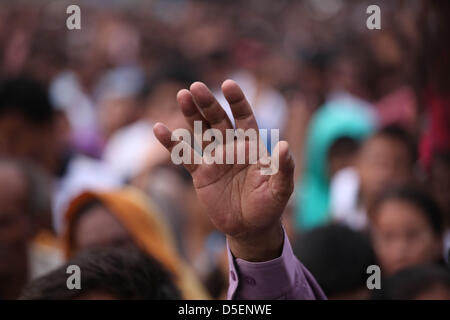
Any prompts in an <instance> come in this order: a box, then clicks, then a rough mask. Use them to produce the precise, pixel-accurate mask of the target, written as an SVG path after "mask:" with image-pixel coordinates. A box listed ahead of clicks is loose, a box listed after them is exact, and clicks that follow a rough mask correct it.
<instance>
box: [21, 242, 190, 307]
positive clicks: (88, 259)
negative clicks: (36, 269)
mask: <svg viewBox="0 0 450 320" xmlns="http://www.w3.org/2000/svg"><path fill="white" fill-rule="evenodd" d="M69 266H77V267H78V268H79V269H73V271H71V272H72V274H70V273H67V270H72V269H68V268H69ZM78 270H79V276H80V278H79V279H76V278H74V279H73V283H72V284H76V282H77V281H79V284H80V289H76V288H75V289H69V288H68V285H67V283H68V278H69V277H71V276H72V277H76V276H77V272H78ZM21 299H24V300H80V299H81V300H116V299H121V300H144V299H145V300H172V299H181V296H180V294H179V291H178V289H177V288H176V286H175V284H174V283H173V280H172V277H171V275H170V273H169V272H167V271H166V270H165V268H164V267H163V266H162V265H161V264H160V263H159V262H158V261H157V260H155V259H154V258H152V257H150V256H149V255H147V254H146V253H144V252H142V251H140V250H139V249H137V248H136V247H134V246H131V247H127V246H125V247H117V248H115V247H104V248H93V249H89V250H86V251H83V252H81V253H80V254H79V255H77V256H75V257H74V258H72V259H71V260H70V261H69V262H67V263H66V264H65V265H63V266H61V267H59V268H58V269H56V270H54V271H52V272H50V273H48V274H47V275H45V276H42V277H40V278H37V279H35V280H33V281H32V282H31V283H30V284H29V285H27V287H26V288H25V289H24V291H23V293H22V296H21Z"/></svg>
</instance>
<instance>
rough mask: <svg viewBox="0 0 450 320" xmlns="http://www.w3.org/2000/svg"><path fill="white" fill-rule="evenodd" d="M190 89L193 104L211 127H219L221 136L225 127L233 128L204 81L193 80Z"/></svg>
mask: <svg viewBox="0 0 450 320" xmlns="http://www.w3.org/2000/svg"><path fill="white" fill-rule="evenodd" d="M190 91H191V94H192V98H193V100H194V102H195V104H196V105H197V106H198V107H199V108H200V110H201V112H202V113H203V116H204V117H205V119H206V120H207V121H208V123H209V125H210V126H211V128H216V129H219V130H220V131H221V132H222V135H223V136H225V134H226V131H225V130H226V129H233V126H232V125H231V121H230V119H229V118H228V115H227V113H226V112H225V110H223V108H222V107H221V106H220V104H219V102H217V100H216V98H215V97H214V95H213V94H212V93H211V91H210V90H209V89H208V87H207V86H206V85H205V84H204V83H202V82H194V83H193V84H192V85H191V87H190Z"/></svg>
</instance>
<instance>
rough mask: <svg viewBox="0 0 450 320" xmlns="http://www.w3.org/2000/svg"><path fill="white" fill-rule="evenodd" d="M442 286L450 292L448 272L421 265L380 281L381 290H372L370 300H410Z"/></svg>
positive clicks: (433, 266) (449, 273)
mask: <svg viewBox="0 0 450 320" xmlns="http://www.w3.org/2000/svg"><path fill="white" fill-rule="evenodd" d="M437 286H442V287H444V288H447V290H449V292H450V271H449V270H448V269H446V268H445V267H439V266H436V265H421V266H414V267H409V268H406V269H403V270H401V271H399V272H397V273H395V274H393V275H392V276H390V277H388V278H386V279H383V280H382V281H381V289H380V290H374V291H373V292H372V295H371V299H372V300H410V299H415V298H416V297H418V296H419V295H420V294H421V293H425V292H426V291H428V290H431V289H433V288H434V287H437Z"/></svg>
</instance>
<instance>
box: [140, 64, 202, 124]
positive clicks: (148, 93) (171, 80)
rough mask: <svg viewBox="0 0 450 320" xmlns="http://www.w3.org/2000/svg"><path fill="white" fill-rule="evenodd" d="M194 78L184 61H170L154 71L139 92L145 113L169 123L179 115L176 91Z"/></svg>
mask: <svg viewBox="0 0 450 320" xmlns="http://www.w3.org/2000/svg"><path fill="white" fill-rule="evenodd" d="M196 79H197V78H196V75H195V74H194V73H193V71H192V70H191V69H190V68H189V66H188V65H187V64H185V63H179V62H178V63H172V64H170V66H165V67H163V68H161V69H160V70H157V71H155V73H154V74H153V75H152V76H151V77H150V78H149V79H148V82H147V85H146V86H145V87H144V90H142V92H141V97H140V99H141V101H142V105H143V107H144V112H145V114H146V115H147V116H148V118H150V120H151V121H154V122H156V121H162V122H164V123H168V124H169V125H170V123H171V122H173V121H174V118H176V117H177V116H178V115H181V113H180V112H179V109H178V106H177V103H176V99H175V97H176V96H177V93H178V91H179V90H181V89H186V88H189V86H190V85H191V84H192V83H193V82H195V81H196Z"/></svg>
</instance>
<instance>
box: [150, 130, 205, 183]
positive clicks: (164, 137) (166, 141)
mask: <svg viewBox="0 0 450 320" xmlns="http://www.w3.org/2000/svg"><path fill="white" fill-rule="evenodd" d="M153 133H154V134H155V137H156V138H157V139H158V141H159V142H160V143H161V144H162V145H163V146H164V147H165V148H166V149H167V150H168V151H169V152H170V154H171V157H172V155H173V154H172V151H173V149H174V148H175V146H177V145H179V144H181V145H182V147H183V150H188V152H190V154H191V157H190V159H189V160H188V161H183V165H184V167H185V168H186V170H188V171H189V172H190V173H191V174H193V173H194V171H195V170H196V169H197V168H198V164H195V161H194V156H195V150H193V149H192V147H191V146H190V145H189V144H188V143H187V142H186V141H184V140H181V141H179V140H178V139H175V138H174V135H173V134H172V132H171V131H170V130H169V128H167V127H166V126H165V125H164V124H162V123H161V122H158V123H156V124H155V125H154V126H153Z"/></svg>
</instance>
